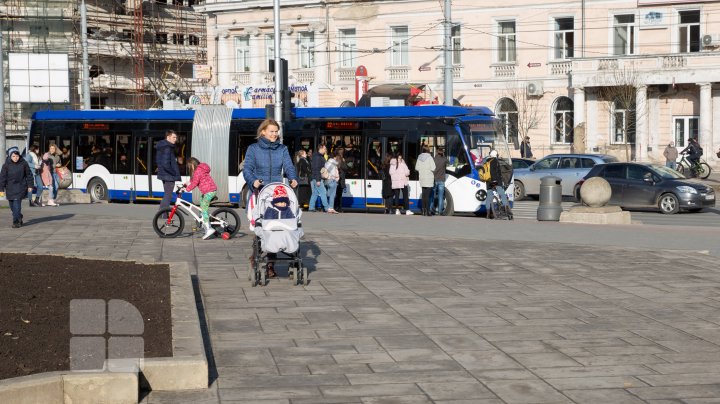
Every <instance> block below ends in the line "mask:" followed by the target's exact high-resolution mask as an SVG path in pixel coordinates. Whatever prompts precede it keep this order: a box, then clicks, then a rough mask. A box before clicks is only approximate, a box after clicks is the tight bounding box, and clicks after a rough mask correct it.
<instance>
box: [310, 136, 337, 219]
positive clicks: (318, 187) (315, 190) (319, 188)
mask: <svg viewBox="0 0 720 404" xmlns="http://www.w3.org/2000/svg"><path fill="white" fill-rule="evenodd" d="M326 152H327V147H326V146H325V145H324V144H321V145H319V146H318V148H317V151H316V152H315V153H313V156H312V161H311V162H310V167H311V169H312V181H310V187H311V188H312V194H311V195H310V205H309V206H308V212H315V211H316V208H317V200H318V199H320V204H321V205H322V209H323V211H324V212H327V213H337V212H335V209H333V208H330V207H329V205H328V195H327V189H326V188H325V184H324V183H323V182H324V181H325V180H326V179H327V178H328V174H327V170H326V169H325V163H326V162H327V161H326V160H325V153H326Z"/></svg>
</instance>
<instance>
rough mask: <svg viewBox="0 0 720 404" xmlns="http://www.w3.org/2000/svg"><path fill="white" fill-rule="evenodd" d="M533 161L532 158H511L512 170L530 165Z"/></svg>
mask: <svg viewBox="0 0 720 404" xmlns="http://www.w3.org/2000/svg"><path fill="white" fill-rule="evenodd" d="M533 163H535V160H533V159H525V158H513V159H512V166H513V170H517V169H518V168H528V167H530V166H531V165H533Z"/></svg>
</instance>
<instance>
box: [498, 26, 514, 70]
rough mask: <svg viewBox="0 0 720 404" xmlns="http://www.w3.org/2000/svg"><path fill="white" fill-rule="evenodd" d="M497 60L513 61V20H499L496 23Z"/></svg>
mask: <svg viewBox="0 0 720 404" xmlns="http://www.w3.org/2000/svg"><path fill="white" fill-rule="evenodd" d="M497 38H498V55H497V60H498V62H514V61H515V56H516V48H515V21H501V22H499V23H498V36H497Z"/></svg>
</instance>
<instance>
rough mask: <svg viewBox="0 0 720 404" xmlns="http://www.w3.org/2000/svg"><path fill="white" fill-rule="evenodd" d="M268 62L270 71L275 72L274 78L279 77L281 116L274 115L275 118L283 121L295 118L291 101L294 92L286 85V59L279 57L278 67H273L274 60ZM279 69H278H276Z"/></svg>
mask: <svg viewBox="0 0 720 404" xmlns="http://www.w3.org/2000/svg"><path fill="white" fill-rule="evenodd" d="M269 62H270V64H269V69H268V70H269V71H270V72H271V73H275V80H278V78H279V79H280V94H281V101H282V104H281V105H282V116H281V117H275V119H282V121H283V122H288V121H292V120H293V119H295V113H293V110H292V109H293V107H294V106H295V105H293V103H292V97H294V96H295V94H294V93H292V92H290V89H289V86H288V62H287V60H286V59H283V58H280V68H279V69H275V60H274V59H270V61H269ZM278 70H279V71H278Z"/></svg>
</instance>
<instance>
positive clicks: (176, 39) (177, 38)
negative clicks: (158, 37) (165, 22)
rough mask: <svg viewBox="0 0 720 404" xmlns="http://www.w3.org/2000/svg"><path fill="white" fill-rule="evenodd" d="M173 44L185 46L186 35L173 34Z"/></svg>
mask: <svg viewBox="0 0 720 404" xmlns="http://www.w3.org/2000/svg"><path fill="white" fill-rule="evenodd" d="M172 42H173V44H175V45H184V44H185V35H183V34H172Z"/></svg>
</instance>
